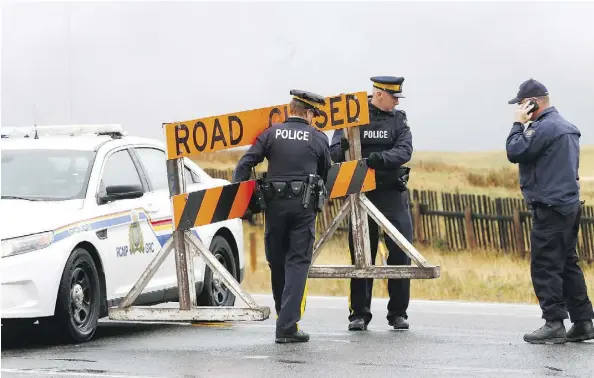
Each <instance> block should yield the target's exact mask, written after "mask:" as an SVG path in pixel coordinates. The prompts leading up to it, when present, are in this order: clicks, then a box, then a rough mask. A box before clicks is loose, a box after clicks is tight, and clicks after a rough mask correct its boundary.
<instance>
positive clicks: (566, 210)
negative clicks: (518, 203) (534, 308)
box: [530, 202, 594, 322]
mask: <svg viewBox="0 0 594 378" xmlns="http://www.w3.org/2000/svg"><path fill="white" fill-rule="evenodd" d="M581 213H582V204H581V203H580V202H576V203H575V204H573V205H569V206H565V207H563V208H562V209H558V208H554V207H546V206H536V207H533V208H532V214H533V226H532V231H531V235H530V242H531V245H532V248H531V249H532V251H531V264H530V273H531V275H532V284H533V286H534V292H535V294H536V296H537V298H538V301H539V303H540V307H541V309H542V318H543V319H546V320H561V319H567V312H568V311H569V316H570V320H571V322H576V321H579V320H587V319H592V318H594V312H593V310H592V303H591V302H590V299H589V298H588V294H587V292H586V282H585V280H584V274H583V272H582V270H581V269H580V267H579V265H577V261H578V257H577V253H576V245H577V240H578V230H579V225H580V217H581Z"/></svg>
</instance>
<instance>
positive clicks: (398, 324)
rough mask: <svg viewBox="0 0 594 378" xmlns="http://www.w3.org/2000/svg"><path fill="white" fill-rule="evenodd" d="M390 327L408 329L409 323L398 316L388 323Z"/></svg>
mask: <svg viewBox="0 0 594 378" xmlns="http://www.w3.org/2000/svg"><path fill="white" fill-rule="evenodd" d="M388 324H389V325H390V327H394V329H408V321H406V319H404V317H402V316H397V317H395V318H394V319H392V320H390V321H389V322H388Z"/></svg>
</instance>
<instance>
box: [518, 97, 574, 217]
mask: <svg viewBox="0 0 594 378" xmlns="http://www.w3.org/2000/svg"><path fill="white" fill-rule="evenodd" d="M580 136H581V133H580V131H579V130H578V128H577V127H576V126H574V125H573V124H571V123H569V122H568V121H566V120H565V119H564V118H563V117H562V116H561V115H560V114H559V112H558V111H557V109H556V108H555V107H550V108H547V109H545V110H544V111H543V112H542V114H540V115H539V117H538V118H537V119H536V120H534V122H532V124H531V125H530V126H528V127H527V128H526V130H525V131H524V125H522V124H521V123H520V122H515V123H514V125H513V127H512V129H511V132H510V134H509V136H508V137H507V142H506V151H507V158H508V160H509V161H510V162H512V163H518V164H519V168H520V189H521V190H522V194H523V195H524V199H525V201H526V202H527V203H528V204H529V205H530V204H534V203H541V204H544V205H551V206H564V205H569V204H572V203H575V202H576V201H579V198H580V186H579V174H578V168H579V156H580V144H579V138H580Z"/></svg>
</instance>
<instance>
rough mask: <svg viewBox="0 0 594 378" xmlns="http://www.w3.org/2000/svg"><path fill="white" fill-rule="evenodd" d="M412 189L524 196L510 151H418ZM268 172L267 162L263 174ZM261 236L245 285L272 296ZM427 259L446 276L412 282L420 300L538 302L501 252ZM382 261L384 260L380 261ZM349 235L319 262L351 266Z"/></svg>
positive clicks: (591, 191)
mask: <svg viewBox="0 0 594 378" xmlns="http://www.w3.org/2000/svg"><path fill="white" fill-rule="evenodd" d="M242 155H243V151H225V152H217V153H210V154H204V155H203V156H202V157H201V158H200V159H198V160H197V162H198V163H199V164H200V166H202V167H203V168H215V169H221V170H226V169H232V168H234V167H235V165H236V163H237V162H238V161H239V159H240V157H241V156H242ZM408 165H409V166H411V167H412V172H411V178H410V181H409V185H410V188H411V189H419V190H434V191H438V192H450V193H452V192H458V193H463V194H472V193H474V194H480V195H483V194H484V195H487V196H491V197H516V198H517V197H520V196H521V195H520V190H519V184H518V173H517V169H518V168H517V166H516V165H513V164H510V163H509V162H508V161H507V158H506V156H505V151H488V152H473V153H457V152H423V151H419V152H415V153H414V154H413V159H412V161H411V162H410V163H409V164H408ZM265 169H266V161H264V162H263V163H262V164H261V165H260V166H259V167H258V170H259V171H263V170H265ZM580 176H581V177H582V178H583V180H582V183H581V185H582V198H583V199H585V200H586V201H587V202H588V203H589V204H592V203H594V146H583V147H582V151H581V155H580ZM250 232H256V235H258V237H257V238H256V239H257V246H256V249H257V253H256V255H257V258H258V260H257V265H256V269H255V271H253V272H252V269H251V268H252V266H251V264H250V261H249V258H248V261H247V269H246V279H245V281H244V283H243V284H242V286H244V287H245V288H246V289H248V290H249V291H251V292H264V293H270V271H269V268H268V265H267V264H266V260H265V257H264V256H265V255H264V246H263V243H262V237H261V236H262V234H263V232H264V230H263V229H262V228H254V227H251V226H249V225H247V224H246V225H245V233H246V234H245V236H246V251H249V233H250ZM422 253H423V255H424V256H425V258H426V259H427V260H428V261H429V262H431V263H433V264H437V265H439V266H440V267H441V277H439V278H437V279H431V280H412V283H411V291H412V292H411V296H412V298H416V299H442V300H466V301H496V302H519V303H537V301H536V298H535V296H534V291H533V288H532V283H531V280H530V268H529V262H528V261H527V260H523V259H519V258H516V257H511V256H506V255H501V254H497V253H496V252H482V251H465V252H441V251H437V250H431V249H429V250H422ZM378 261H381V260H378ZM349 263H350V262H349V256H348V247H347V243H346V239H345V236H344V235H342V236H340V237H337V238H335V239H333V240H331V241H330V242H329V243H328V244H327V245H326V246H325V247H324V250H323V252H322V254H321V255H320V257H319V259H318V260H317V261H316V264H349ZM584 270H585V273H586V277H587V284H588V287H589V288H590V293H591V295H594V292H593V291H592V288H594V266H590V267H585V268H584ZM348 283H349V280H347V279H342V280H339V279H312V280H310V282H309V285H308V290H309V293H311V294H313V295H315V294H318V295H347V294H348ZM374 295H375V296H380V297H385V296H387V287H386V280H377V281H376V284H375V285H374Z"/></svg>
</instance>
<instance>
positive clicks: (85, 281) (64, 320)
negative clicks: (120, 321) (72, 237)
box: [44, 248, 101, 343]
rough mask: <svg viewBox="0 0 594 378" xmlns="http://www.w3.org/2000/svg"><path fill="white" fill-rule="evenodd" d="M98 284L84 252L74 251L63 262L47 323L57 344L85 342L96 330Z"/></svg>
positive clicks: (89, 259)
mask: <svg viewBox="0 0 594 378" xmlns="http://www.w3.org/2000/svg"><path fill="white" fill-rule="evenodd" d="M100 287H101V285H100V282H99V274H98V273H97V268H96V267H95V262H94V261H93V258H92V257H91V255H90V254H89V252H88V251H87V250H86V249H84V248H76V249H75V250H74V251H72V254H71V255H70V257H69V258H68V261H66V265H65V267H64V272H63V273H62V279H61V280H60V286H59V288H58V298H57V301H56V311H55V314H54V316H53V317H52V318H49V319H48V321H47V322H44V323H47V325H48V326H49V327H48V328H51V333H52V336H55V337H57V338H58V339H59V340H60V341H63V342H66V343H71V342H86V341H89V340H90V339H91V338H92V337H93V336H94V335H95V331H96V330H97V323H98V321H99V312H100V309H101V295H100Z"/></svg>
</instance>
